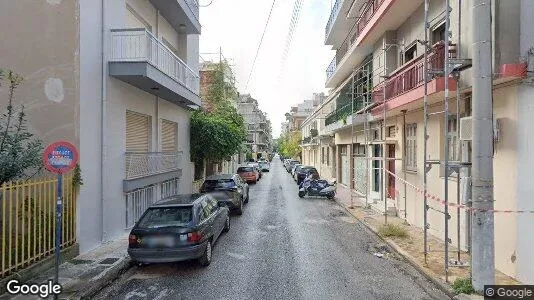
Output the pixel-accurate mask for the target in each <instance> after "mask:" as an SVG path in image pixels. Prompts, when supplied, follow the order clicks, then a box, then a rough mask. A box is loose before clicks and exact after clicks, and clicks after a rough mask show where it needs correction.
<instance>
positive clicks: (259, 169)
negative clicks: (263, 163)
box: [247, 162, 263, 180]
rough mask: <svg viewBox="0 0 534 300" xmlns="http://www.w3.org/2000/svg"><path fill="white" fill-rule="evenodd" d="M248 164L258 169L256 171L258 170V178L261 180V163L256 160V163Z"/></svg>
mask: <svg viewBox="0 0 534 300" xmlns="http://www.w3.org/2000/svg"><path fill="white" fill-rule="evenodd" d="M247 166H249V167H253V168H255V169H256V171H258V174H259V177H258V180H260V179H261V177H262V175H263V174H262V172H261V167H260V164H258V163H257V162H254V163H248V164H247Z"/></svg>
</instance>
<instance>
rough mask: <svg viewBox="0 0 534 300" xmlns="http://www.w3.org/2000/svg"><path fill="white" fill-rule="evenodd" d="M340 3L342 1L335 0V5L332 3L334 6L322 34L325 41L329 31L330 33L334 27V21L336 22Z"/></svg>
mask: <svg viewBox="0 0 534 300" xmlns="http://www.w3.org/2000/svg"><path fill="white" fill-rule="evenodd" d="M342 2H343V0H336V3H334V6H333V7H332V11H331V12H330V18H329V19H328V23H327V24H326V28H325V33H324V39H325V40H326V39H327V38H328V35H329V34H330V31H332V26H333V25H334V21H335V20H336V18H337V15H338V14H339V11H340V10H341V3H342Z"/></svg>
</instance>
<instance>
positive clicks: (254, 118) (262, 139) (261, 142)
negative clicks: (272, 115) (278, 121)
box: [237, 94, 272, 153]
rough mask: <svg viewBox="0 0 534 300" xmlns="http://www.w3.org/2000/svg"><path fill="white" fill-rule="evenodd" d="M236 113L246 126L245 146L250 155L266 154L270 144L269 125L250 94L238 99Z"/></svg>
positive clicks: (270, 132)
mask: <svg viewBox="0 0 534 300" xmlns="http://www.w3.org/2000/svg"><path fill="white" fill-rule="evenodd" d="M237 111H238V113H239V114H240V115H242V116H243V118H244V119H245V126H247V130H248V132H247V141H246V145H247V146H248V147H249V149H250V150H251V151H252V153H262V152H268V151H270V149H271V144H272V131H271V123H270V121H269V119H268V118H267V115H266V114H265V113H264V112H262V111H261V109H260V108H259V106H258V100H256V99H254V98H252V96H251V95H250V94H243V95H240V97H239V103H238V106H237Z"/></svg>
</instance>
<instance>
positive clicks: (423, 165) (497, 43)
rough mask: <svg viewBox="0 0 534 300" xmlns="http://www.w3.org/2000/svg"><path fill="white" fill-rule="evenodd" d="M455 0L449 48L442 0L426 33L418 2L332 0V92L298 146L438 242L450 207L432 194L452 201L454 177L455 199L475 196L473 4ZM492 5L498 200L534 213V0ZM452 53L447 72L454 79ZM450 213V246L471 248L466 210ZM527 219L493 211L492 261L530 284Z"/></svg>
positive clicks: (342, 187)
mask: <svg viewBox="0 0 534 300" xmlns="http://www.w3.org/2000/svg"><path fill="white" fill-rule="evenodd" d="M450 3H451V13H450V29H449V32H450V35H449V37H450V38H449V44H448V45H446V44H445V40H446V35H447V32H446V25H445V23H446V20H445V16H446V13H445V11H446V3H445V0H432V1H429V9H428V20H429V24H428V25H429V28H428V40H425V26H424V24H425V23H424V20H425V19H424V16H425V7H424V2H423V0H417V1H412V0H379V1H376V0H368V1H364V0H355V1H348V0H337V1H336V2H335V4H334V5H333V7H332V11H331V15H330V19H329V21H328V23H327V26H326V29H325V44H326V45H331V46H332V48H333V49H334V50H336V55H335V57H334V58H333V60H332V62H331V64H330V65H329V67H328V69H327V70H326V78H327V80H326V84H325V85H326V87H327V88H329V89H330V94H329V96H328V98H327V99H326V100H325V102H324V103H323V104H322V105H320V106H318V107H317V108H316V109H315V111H314V112H313V113H312V114H311V115H310V117H308V118H307V119H306V120H305V121H304V122H303V126H304V127H305V128H306V129H305V130H304V131H303V137H305V134H306V133H307V132H308V131H310V130H311V129H312V128H316V129H317V131H318V132H317V135H316V136H315V137H312V135H311V132H310V134H309V135H308V136H307V137H309V140H310V142H309V143H304V145H303V151H304V153H306V151H308V152H309V153H310V154H308V155H307V157H308V158H307V159H305V162H306V163H315V164H316V166H318V167H319V169H321V170H323V171H322V172H324V173H325V174H326V176H328V175H330V174H329V172H331V173H332V175H333V177H334V178H337V181H338V182H339V183H340V184H339V185H338V196H339V197H340V198H342V199H345V200H347V199H351V198H352V199H355V200H357V201H360V202H361V203H362V204H365V205H367V206H370V207H372V208H374V209H375V210H377V211H379V212H382V213H384V212H387V213H390V214H397V215H398V216H401V217H405V218H406V221H407V222H409V223H410V224H413V225H415V226H418V227H420V228H423V227H424V226H427V227H428V232H429V233H430V234H431V235H433V236H435V237H438V238H440V239H442V240H444V239H445V236H444V231H445V215H444V214H443V209H444V207H443V205H442V204H441V203H440V202H437V201H432V199H445V192H444V187H445V186H447V188H448V201H449V203H459V204H466V205H469V203H470V201H471V199H470V196H469V189H468V187H469V182H470V181H469V180H470V177H469V176H470V171H469V170H470V169H469V166H470V162H471V155H472V154H471V148H472V146H471V143H472V138H473V137H472V136H470V132H471V131H470V127H469V125H470V116H471V107H473V105H477V103H473V102H472V101H471V93H472V84H473V83H472V70H471V64H472V62H471V59H472V57H473V51H474V49H473V40H472V35H473V25H472V11H473V7H472V6H473V1H450ZM460 4H461V6H459V5H460ZM460 12H461V13H460ZM492 13H493V18H492V19H493V24H492V31H493V35H494V40H493V49H494V50H493V55H492V57H493V93H494V98H493V112H494V115H495V118H494V122H493V123H494V136H495V138H494V152H495V155H494V196H495V209H497V210H501V211H503V210H512V211H515V210H533V209H534V204H533V203H532V201H528V199H529V196H528V193H530V192H532V190H531V187H530V186H531V185H529V184H528V183H526V182H525V178H531V177H533V175H534V174H533V172H532V168H528V167H526V165H527V162H529V161H530V160H531V158H530V157H528V156H526V155H525V154H526V153H525V150H526V149H528V143H529V142H528V141H530V140H531V139H532V134H531V133H529V131H527V130H526V128H527V127H528V126H531V125H530V124H531V119H532V118H531V117H529V116H530V115H531V113H532V105H530V104H528V101H527V99H529V98H530V99H531V98H532V97H533V96H534V88H533V87H532V77H531V75H532V69H533V66H534V62H533V54H534V50H533V49H534V34H533V33H534V29H533V28H534V23H533V22H532V20H531V18H529V17H528V16H529V15H531V14H532V13H534V5H533V3H531V2H530V1H524V0H517V1H503V0H500V1H493V7H492ZM425 45H428V52H427V65H428V73H427V76H428V77H427V78H428V80H427V81H426V88H427V91H426V94H427V95H428V102H427V103H428V114H427V119H428V121H427V122H426V126H425V122H424V119H425V115H424V111H423V99H424V95H425V91H424V90H425V69H424V66H425V64H424V62H425V61H424V53H425ZM446 62H449V64H448V67H449V71H451V70H452V72H451V73H450V75H449V74H447V76H445V75H444V74H445V73H444V72H443V69H444V66H445V63H446ZM440 70H441V71H440ZM446 94H448V96H449V97H448V98H447V100H445V95H446ZM446 101H447V106H448V118H447V119H448V123H447V124H444V123H445V122H444V120H445V116H444V111H445V107H446V106H445V102H446ZM425 127H426V128H425ZM425 129H426V132H427V135H428V139H427V157H426V159H425V158H424V152H423V149H424V143H425V136H424V132H425ZM305 140H306V139H305ZM323 140H325V141H326V142H324V143H323V142H322V141H323ZM306 141H307V140H306ZM329 146H330V147H331V148H330V154H328V152H329V148H328V147H329ZM323 149H326V153H327V155H326V157H325V156H324V155H322V154H324V153H325V151H324V150H323ZM317 153H318V154H317ZM446 153H447V154H446ZM330 155H332V156H330ZM445 155H447V160H448V161H449V165H452V166H455V167H456V168H451V169H450V171H449V172H445V168H444V167H443V166H444V161H445ZM305 157H306V156H305ZM330 158H331V160H330ZM325 161H326V162H327V164H324V162H325ZM325 166H326V168H325ZM336 166H337V167H336ZM425 172H426V174H427V175H426V177H427V180H428V184H427V187H428V193H429V194H431V195H432V197H431V198H430V200H429V208H428V209H426V212H425V208H424V205H423V195H422V194H421V193H420V192H419V191H420V190H421V189H422V188H423V179H424V174H425ZM445 181H447V184H445ZM405 182H407V183H408V184H406V185H405V184H404V183H405ZM411 186H414V187H417V188H411ZM457 195H460V196H459V197H458V196H457ZM352 199H351V200H352ZM425 213H426V215H427V217H428V219H427V223H426V224H424V215H425ZM449 215H450V219H449V221H448V226H449V232H453V233H454V234H450V235H449V236H448V238H449V239H450V243H451V245H453V246H455V247H460V248H461V249H463V250H469V241H470V222H471V220H470V217H471V215H470V213H468V212H466V210H460V213H457V210H456V209H450V210H449ZM532 226H534V219H532V218H531V217H529V216H528V214H521V213H495V247H496V249H495V250H496V253H495V254H496V257H495V259H496V260H495V262H496V267H497V269H498V270H500V271H502V272H503V273H505V274H507V275H509V276H511V277H514V278H516V279H517V280H519V281H521V282H524V283H532V282H534V272H533V270H534V259H533V256H532V255H531V254H529V251H530V250H529V249H530V247H531V246H529V245H532V244H534V235H533V234H530V233H527V231H528V228H532ZM457 232H459V233H460V234H456V233H457Z"/></svg>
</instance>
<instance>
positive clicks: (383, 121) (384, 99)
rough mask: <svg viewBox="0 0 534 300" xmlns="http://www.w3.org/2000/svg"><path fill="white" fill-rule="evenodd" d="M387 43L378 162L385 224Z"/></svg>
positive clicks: (386, 218) (386, 209) (386, 220)
mask: <svg viewBox="0 0 534 300" xmlns="http://www.w3.org/2000/svg"><path fill="white" fill-rule="evenodd" d="M386 47H387V45H386V43H385V41H384V45H383V48H382V55H383V56H384V57H383V63H384V67H383V68H382V69H383V70H384V71H383V72H384V76H383V77H382V78H383V80H384V82H383V83H382V128H381V129H382V130H381V133H382V139H381V140H382V162H380V163H381V164H382V188H381V189H380V196H381V197H380V198H381V199H382V201H384V223H385V224H387V223H388V196H387V194H386V183H387V177H386V175H387V173H386V116H387V107H386V106H387V103H386V100H387V98H386V70H387V65H386V59H387V55H386V51H387V48H386Z"/></svg>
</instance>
